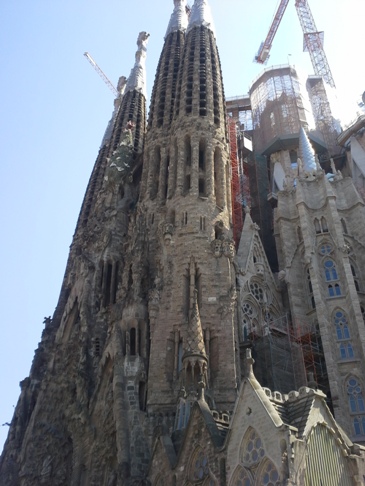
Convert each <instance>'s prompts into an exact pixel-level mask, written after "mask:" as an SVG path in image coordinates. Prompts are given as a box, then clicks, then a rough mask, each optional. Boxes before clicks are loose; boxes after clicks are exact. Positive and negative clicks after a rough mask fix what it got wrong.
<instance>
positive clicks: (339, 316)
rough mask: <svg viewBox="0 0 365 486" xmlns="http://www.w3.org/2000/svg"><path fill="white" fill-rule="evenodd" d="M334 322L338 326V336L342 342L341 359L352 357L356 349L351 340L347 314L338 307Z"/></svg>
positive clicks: (340, 348)
mask: <svg viewBox="0 0 365 486" xmlns="http://www.w3.org/2000/svg"><path fill="white" fill-rule="evenodd" d="M333 322H334V325H335V327H336V338H337V341H338V342H339V343H340V345H339V351H340V358H341V359H351V358H353V357H354V349H353V346H352V342H351V341H350V338H351V336H350V330H349V326H348V321H347V316H346V314H345V313H344V312H343V311H342V310H340V309H338V310H336V312H335V314H334V316H333Z"/></svg>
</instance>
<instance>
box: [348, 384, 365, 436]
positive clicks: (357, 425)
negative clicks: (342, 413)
mask: <svg viewBox="0 0 365 486" xmlns="http://www.w3.org/2000/svg"><path fill="white" fill-rule="evenodd" d="M347 395H348V400H349V409H350V414H351V415H352V416H353V419H352V424H353V427H354V433H355V435H357V436H361V435H365V402H364V396H363V392H362V388H361V385H360V383H359V381H358V379H357V378H355V377H354V376H352V377H351V378H349V379H348V380H347ZM354 415H355V416H354Z"/></svg>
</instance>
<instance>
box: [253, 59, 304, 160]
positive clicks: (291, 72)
mask: <svg viewBox="0 0 365 486" xmlns="http://www.w3.org/2000/svg"><path fill="white" fill-rule="evenodd" d="M301 93H302V90H301V85H300V82H299V77H298V75H297V72H296V71H295V69H294V68H293V67H292V66H289V65H284V66H274V67H272V68H270V69H265V70H264V72H263V73H262V74H261V75H260V76H259V77H258V78H256V80H255V81H254V82H253V84H252V86H251V89H250V98H251V107H252V116H253V129H254V147H255V151H256V152H258V153H260V154H262V153H264V152H265V150H267V149H268V148H269V147H270V146H272V145H274V144H275V142H277V141H278V140H279V141H280V145H279V146H280V148H281V149H282V148H283V144H284V145H285V142H287V143H291V144H293V142H294V141H295V140H293V138H294V139H295V138H297V137H298V134H299V131H300V128H301V127H303V128H304V129H306V130H307V128H308V123H307V118H306V113H305V108H304V103H303V97H302V94H301Z"/></svg>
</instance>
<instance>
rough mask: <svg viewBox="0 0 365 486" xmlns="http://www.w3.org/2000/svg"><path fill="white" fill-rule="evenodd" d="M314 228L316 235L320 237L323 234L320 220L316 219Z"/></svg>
mask: <svg viewBox="0 0 365 486" xmlns="http://www.w3.org/2000/svg"><path fill="white" fill-rule="evenodd" d="M314 228H315V230H316V234H317V235H318V234H319V233H322V230H321V225H320V224H319V221H318V219H317V218H316V219H315V220H314Z"/></svg>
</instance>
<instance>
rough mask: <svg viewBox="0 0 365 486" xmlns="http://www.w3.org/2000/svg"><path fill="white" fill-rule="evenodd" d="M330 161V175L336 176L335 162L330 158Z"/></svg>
mask: <svg viewBox="0 0 365 486" xmlns="http://www.w3.org/2000/svg"><path fill="white" fill-rule="evenodd" d="M330 161H331V169H332V174H333V175H336V174H337V170H336V166H335V161H334V160H333V158H332V157H331V158H330Z"/></svg>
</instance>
